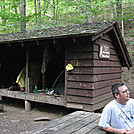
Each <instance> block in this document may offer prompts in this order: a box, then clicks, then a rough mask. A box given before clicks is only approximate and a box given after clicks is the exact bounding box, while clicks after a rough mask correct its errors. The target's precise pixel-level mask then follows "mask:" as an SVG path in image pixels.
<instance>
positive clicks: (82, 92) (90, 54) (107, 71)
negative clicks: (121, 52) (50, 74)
mask: <svg viewBox="0 0 134 134" xmlns="http://www.w3.org/2000/svg"><path fill="white" fill-rule="evenodd" d="M79 42H80V43H79ZM79 42H77V43H74V44H73V45H69V46H68V47H67V48H66V63H71V64H72V65H73V66H74V70H72V71H68V72H67V78H66V81H67V84H66V98H67V103H68V106H71V105H72V104H73V105H72V106H73V107H74V106H75V104H76V107H77V105H79V106H78V108H79V107H80V108H81V107H82V108H83V109H85V110H88V111H93V110H96V109H99V108H101V107H103V106H104V105H105V103H106V102H108V101H109V100H111V99H112V95H111V91H110V87H111V85H112V84H113V83H115V82H119V81H121V64H120V61H119V58H118V54H117V53H116V50H115V48H114V47H113V44H112V41H111V40H110V38H109V37H108V36H107V35H104V36H103V37H102V38H100V39H97V40H96V41H95V42H91V41H89V42H87V41H86V39H84V37H83V38H81V40H79ZM101 44H103V45H106V46H108V47H109V48H110V58H109V59H101V58H100V57H99V51H100V45H101Z"/></svg>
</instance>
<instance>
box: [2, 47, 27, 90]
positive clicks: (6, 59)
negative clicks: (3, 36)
mask: <svg viewBox="0 0 134 134" xmlns="http://www.w3.org/2000/svg"><path fill="white" fill-rule="evenodd" d="M0 50H1V51H0V54H1V56H0V57H1V59H0V61H1V68H0V84H1V87H4V88H8V87H9V86H11V85H12V82H14V81H16V78H17V75H18V74H19V72H20V70H21V69H22V68H23V67H24V66H25V56H26V54H25V51H26V49H25V47H18V46H12V47H9V46H5V47H3V48H0Z"/></svg>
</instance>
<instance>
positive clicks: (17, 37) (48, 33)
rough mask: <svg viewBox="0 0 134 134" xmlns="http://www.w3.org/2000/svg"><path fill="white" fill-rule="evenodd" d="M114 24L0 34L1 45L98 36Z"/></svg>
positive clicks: (103, 23)
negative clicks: (66, 37) (37, 40)
mask: <svg viewBox="0 0 134 134" xmlns="http://www.w3.org/2000/svg"><path fill="white" fill-rule="evenodd" d="M114 23H115V21H104V22H100V23H84V24H77V25H68V26H62V27H53V28H48V29H40V30H31V31H26V32H17V33H9V34H0V43H4V42H14V41H23V40H33V39H34V40H35V39H41V38H59V37H60V38H61V37H63V36H78V35H85V34H88V35H90V34H96V33H98V32H100V31H102V30H104V29H106V28H107V27H109V26H111V25H113V24H114Z"/></svg>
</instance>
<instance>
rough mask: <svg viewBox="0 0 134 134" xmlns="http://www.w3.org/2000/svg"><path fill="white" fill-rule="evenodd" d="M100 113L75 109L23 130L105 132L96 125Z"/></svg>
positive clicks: (41, 133)
mask: <svg viewBox="0 0 134 134" xmlns="http://www.w3.org/2000/svg"><path fill="white" fill-rule="evenodd" d="M99 118H100V114H99V113H93V112H85V111H76V112H73V113H71V114H68V115H65V116H63V117H61V118H59V119H55V120H53V121H50V122H48V123H46V124H42V125H41V126H39V127H37V128H35V129H33V130H31V131H28V132H25V134H107V133H106V132H105V131H103V130H100V129H99V127H98V122H99Z"/></svg>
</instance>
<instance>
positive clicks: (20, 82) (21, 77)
mask: <svg viewBox="0 0 134 134" xmlns="http://www.w3.org/2000/svg"><path fill="white" fill-rule="evenodd" d="M25 78H26V67H24V68H23V69H22V70H21V72H20V74H19V75H18V77H17V80H16V83H18V85H19V87H25Z"/></svg>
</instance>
